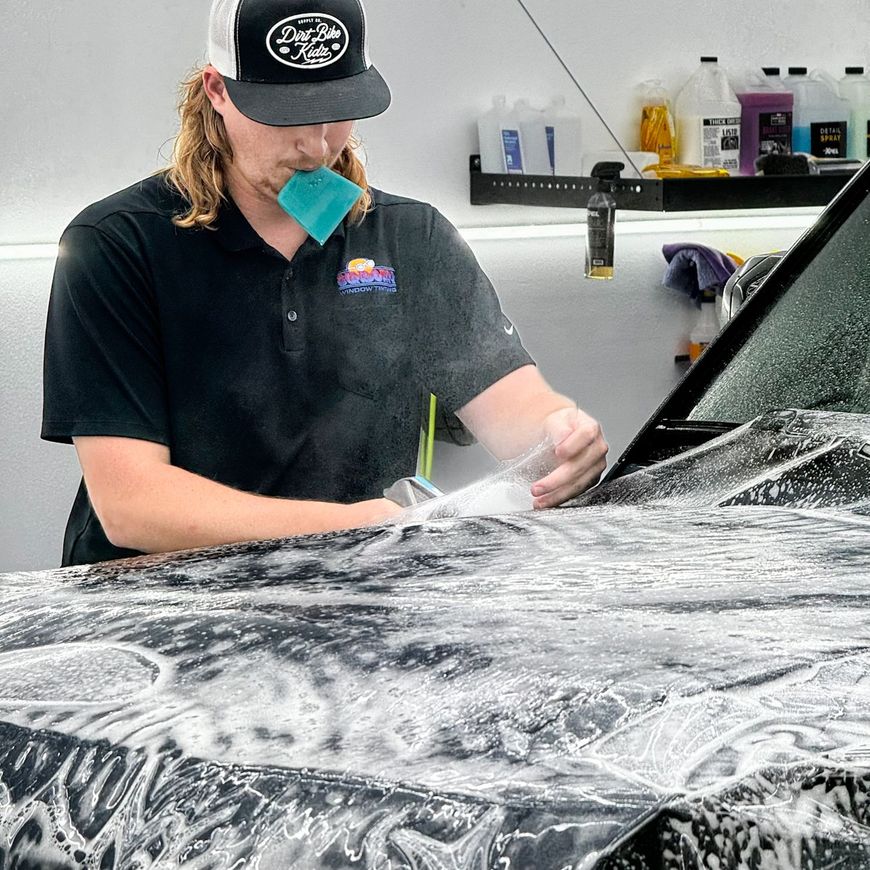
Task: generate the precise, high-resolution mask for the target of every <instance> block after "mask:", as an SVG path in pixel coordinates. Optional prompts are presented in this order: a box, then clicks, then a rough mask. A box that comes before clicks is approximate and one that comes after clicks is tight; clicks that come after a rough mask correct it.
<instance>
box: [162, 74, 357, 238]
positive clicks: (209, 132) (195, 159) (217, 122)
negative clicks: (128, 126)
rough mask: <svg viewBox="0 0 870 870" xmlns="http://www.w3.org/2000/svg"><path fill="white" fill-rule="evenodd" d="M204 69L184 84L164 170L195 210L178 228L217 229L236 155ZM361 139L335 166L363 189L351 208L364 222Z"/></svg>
mask: <svg viewBox="0 0 870 870" xmlns="http://www.w3.org/2000/svg"><path fill="white" fill-rule="evenodd" d="M203 69H204V68H200V69H198V70H196V72H194V73H192V74H191V75H190V76H189V77H188V78H187V79H186V80H185V81H183V82H182V83H181V87H180V90H181V98H180V100H179V102H178V114H179V117H180V120H181V125H180V128H179V131H178V135H177V136H176V137H175V144H174V146H173V148H172V157H171V159H170V162H169V166H168V167H166V169H163V170H161V171H162V172H163V173H164V174H165V175H166V178H167V179H168V180H169V182H170V183H171V184H173V185H174V186H175V187H176V188H177V189H178V190H179V191H180V192H181V193H182V195H183V196H184V197H185V199H187V201H188V202H189V203H190V209H189V210H188V211H187V212H185V213H184V214H180V215H176V216H175V217H174V218H173V219H172V222H173V223H174V224H175V225H176V226H179V227H183V228H185V229H189V228H192V227H205V228H210V229H213V224H214V222H215V221H216V220H217V216H218V211H219V210H220V205H221V202H223V201H225V200H226V197H227V190H226V165H227V163H231V162H232V159H233V150H232V148H231V146H230V142H229V139H228V138H227V131H226V128H225V127H224V120H223V118H222V117H221V116H220V115H219V114H218V113H217V112H216V111H215V109H214V106H212V104H211V101H210V100H209V98H208V95H207V94H206V92H205V87H204V86H203V82H202V73H203ZM358 147H359V141H358V140H357V139H355V138H354V137H351V139H350V140H349V141H348V143H347V145H345V147H344V149H343V150H342V152H341V154H340V155H339V158H338V160H337V162H336V163H335V165H334V166H333V167H332V168H333V169H334V170H335V171H336V172H338V173H340V174H341V175H343V176H344V177H345V178H347V179H348V180H350V181H352V182H353V183H354V184H357V185H359V186H360V187H361V188H362V189H363V194H362V196H361V197H360V198H359V199H358V200H357V201H356V203H355V204H354V206H353V208H352V209H351V210H350V215H349V217H350V220H351V221H352V222H354V223H359V222H360V221H362V219H363V218H364V217H365V216H366V214H367V213H368V212H369V211H371V208H372V197H371V193H370V191H369V185H368V180H367V179H366V171H365V167H364V166H363V164H362V161H361V160H360V159H359V157H358V156H357V154H356V149H357V148H358Z"/></svg>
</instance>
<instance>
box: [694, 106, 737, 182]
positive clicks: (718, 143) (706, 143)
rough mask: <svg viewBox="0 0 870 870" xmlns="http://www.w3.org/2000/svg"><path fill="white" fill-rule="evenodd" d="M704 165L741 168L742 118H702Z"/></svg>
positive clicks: (735, 169)
mask: <svg viewBox="0 0 870 870" xmlns="http://www.w3.org/2000/svg"><path fill="white" fill-rule="evenodd" d="M701 148H702V154H703V158H702V161H703V162H702V165H703V166H715V167H721V168H722V169H731V170H734V171H735V172H736V171H737V170H738V169H739V168H740V118H701Z"/></svg>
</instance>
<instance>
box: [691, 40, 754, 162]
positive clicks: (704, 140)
mask: <svg viewBox="0 0 870 870" xmlns="http://www.w3.org/2000/svg"><path fill="white" fill-rule="evenodd" d="M676 114H677V153H678V156H679V162H680V163H689V164H694V165H697V166H710V167H720V168H722V169H727V170H729V171H731V172H736V171H737V170H738V169H739V167H740V118H741V114H742V108H741V106H740V102H739V101H738V100H737V97H736V96H735V94H734V91H733V90H732V89H731V85H730V84H729V83H728V77H727V76H726V75H725V71H724V70H723V69H722V67H720V66H719V62H718V58H715V57H702V58H701V66H700V67H699V68H698V69H697V70H696V71H695V73H694V74H693V75H692V76H691V78H690V79H689V80H688V81H687V82H686V84H685V85H684V86H683V89H682V90H681V91H680V94H679V96H678V97H677V102H676Z"/></svg>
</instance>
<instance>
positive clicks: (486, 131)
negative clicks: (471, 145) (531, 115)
mask: <svg viewBox="0 0 870 870" xmlns="http://www.w3.org/2000/svg"><path fill="white" fill-rule="evenodd" d="M509 114H510V112H509V110H508V106H507V97H505V96H503V95H499V96H497V97H493V99H492V108H491V109H490V110H489V111H488V112H484V114H482V115H481V116H480V117H479V118H478V119H477V136H478V140H479V144H480V168H481V170H482V171H483V172H492V173H501V172H504V171H505V163H504V151H503V149H502V139H501V125H502V121H503V120H504V119H505V118H507V117H508V115H509Z"/></svg>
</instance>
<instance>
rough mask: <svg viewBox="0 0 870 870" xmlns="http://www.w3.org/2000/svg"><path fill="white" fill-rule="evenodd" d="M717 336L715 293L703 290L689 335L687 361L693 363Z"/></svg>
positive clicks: (717, 322) (717, 321) (717, 323)
mask: <svg viewBox="0 0 870 870" xmlns="http://www.w3.org/2000/svg"><path fill="white" fill-rule="evenodd" d="M718 334H719V320H718V318H717V317H716V293H715V292H713V291H711V290H704V291H703V293H702V294H701V310H700V311H699V312H698V316H697V317H696V318H695V323H694V325H693V326H692V331H691V332H690V333H689V360H690V361H691V362H695V360H696V359H698V357H699V356H700V355H701V354H702V353H703V352H704V350H705V349H706V347H707V345H708V344H710V342H712V341H713V339H714V338H716V336H717V335H718Z"/></svg>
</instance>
